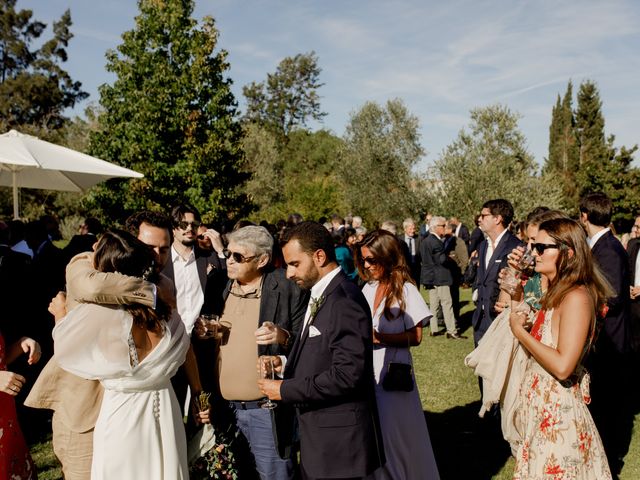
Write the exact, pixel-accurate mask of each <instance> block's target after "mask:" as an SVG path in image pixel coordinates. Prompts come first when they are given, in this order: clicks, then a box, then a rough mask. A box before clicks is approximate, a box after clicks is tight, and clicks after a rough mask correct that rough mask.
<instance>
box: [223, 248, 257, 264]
mask: <svg viewBox="0 0 640 480" xmlns="http://www.w3.org/2000/svg"><path fill="white" fill-rule="evenodd" d="M222 254H223V255H224V257H225V258H230V257H233V261H234V262H236V263H247V262H250V261H251V260H253V259H254V258H256V255H252V256H250V257H245V256H244V255H242V254H241V253H238V252H231V251H230V250H229V249H227V248H225V249H224V250H222Z"/></svg>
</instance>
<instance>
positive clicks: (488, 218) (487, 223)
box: [479, 208, 502, 235]
mask: <svg viewBox="0 0 640 480" xmlns="http://www.w3.org/2000/svg"><path fill="white" fill-rule="evenodd" d="M500 222H502V217H501V216H500V215H492V214H491V210H489V209H488V208H483V209H482V211H481V212H480V220H479V226H480V229H481V230H482V231H483V232H484V233H486V234H487V235H488V234H490V233H493V232H495V231H496V230H497V228H498V225H500Z"/></svg>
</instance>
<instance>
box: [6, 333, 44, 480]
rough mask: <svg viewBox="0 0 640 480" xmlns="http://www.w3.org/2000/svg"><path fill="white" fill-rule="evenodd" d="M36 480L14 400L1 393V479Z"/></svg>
mask: <svg viewBox="0 0 640 480" xmlns="http://www.w3.org/2000/svg"><path fill="white" fill-rule="evenodd" d="M5 356H6V351H5V345H4V337H3V336H2V334H0V371H5V370H7V365H6V363H5ZM5 478H6V479H11V480H32V479H36V478H37V475H36V470H35V466H34V464H33V460H31V455H29V449H28V448H27V443H26V442H25V440H24V436H23V435H22V431H21V430H20V425H18V417H17V414H16V402H15V400H14V398H13V397H12V396H11V395H9V394H8V393H5V392H0V479H1V480H4V479H5Z"/></svg>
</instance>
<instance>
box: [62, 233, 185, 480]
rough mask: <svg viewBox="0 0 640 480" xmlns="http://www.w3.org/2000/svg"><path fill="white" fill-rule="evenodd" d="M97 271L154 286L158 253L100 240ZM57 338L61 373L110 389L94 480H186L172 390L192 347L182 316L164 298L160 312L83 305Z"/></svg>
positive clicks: (130, 241)
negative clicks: (150, 282) (172, 382)
mask: <svg viewBox="0 0 640 480" xmlns="http://www.w3.org/2000/svg"><path fill="white" fill-rule="evenodd" d="M94 264H95V268H96V269H97V270H98V271H101V272H119V273H122V274H124V275H129V276H137V277H143V278H145V279H147V280H150V281H155V280H157V278H155V277H156V273H155V269H154V253H153V251H152V250H151V249H150V248H149V247H148V246H147V245H145V244H144V243H142V242H140V241H139V240H137V239H136V238H135V237H133V236H132V235H130V234H129V233H127V232H124V231H118V230H114V231H109V232H106V233H105V234H104V235H103V236H102V237H101V238H100V240H99V241H98V244H97V246H96V250H95V254H94ZM56 320H58V319H57V318H56ZM53 338H54V342H55V356H56V359H57V361H58V363H59V364H60V366H61V367H62V368H63V369H65V370H67V371H69V372H70V373H73V374H74V375H77V376H80V377H82V378H87V379H97V380H100V382H101V383H102V385H103V387H104V389H105V392H104V398H103V401H102V407H101V409H100V414H99V416H98V420H97V423H96V426H95V431H94V435H93V452H94V454H93V462H92V466H91V478H92V479H93V480H98V479H109V480H111V479H119V480H126V479H134V478H135V479H139V478H153V479H167V480H169V479H171V480H174V479H184V480H186V479H188V478H189V474H188V466H187V447H186V439H185V431H184V425H183V422H182V416H181V413H180V407H179V405H178V401H177V399H176V396H175V394H174V392H173V389H172V387H171V383H170V378H171V377H172V376H173V375H174V373H175V372H176V370H177V369H178V367H179V366H180V365H181V364H182V363H183V362H184V359H185V355H186V352H187V349H188V347H189V338H188V336H187V334H186V332H185V329H184V324H183V323H182V322H181V321H180V318H179V317H178V316H177V313H176V312H175V311H171V309H170V308H169V307H168V306H167V305H166V304H165V303H163V302H162V301H161V300H160V298H158V300H157V305H156V307H155V309H151V308H149V307H144V306H140V305H125V306H119V307H116V306H114V307H110V306H104V305H96V304H81V305H79V306H77V307H75V308H74V309H72V310H71V311H69V313H68V314H67V315H66V316H65V317H64V318H62V319H61V320H59V321H58V322H57V325H56V327H55V328H54V330H53Z"/></svg>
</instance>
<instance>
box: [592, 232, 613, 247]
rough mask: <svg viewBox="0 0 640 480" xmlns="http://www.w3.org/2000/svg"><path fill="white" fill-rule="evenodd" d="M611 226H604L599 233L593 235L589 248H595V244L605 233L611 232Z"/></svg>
mask: <svg viewBox="0 0 640 480" xmlns="http://www.w3.org/2000/svg"><path fill="white" fill-rule="evenodd" d="M610 230H611V229H610V228H608V227H607V228H603V229H602V230H600V231H599V232H598V233H596V234H595V235H594V236H593V237H589V248H593V246H594V245H595V244H596V243H597V242H598V240H600V238H602V237H603V236H604V234H605V233H607V232H609V231H610Z"/></svg>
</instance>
